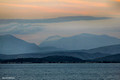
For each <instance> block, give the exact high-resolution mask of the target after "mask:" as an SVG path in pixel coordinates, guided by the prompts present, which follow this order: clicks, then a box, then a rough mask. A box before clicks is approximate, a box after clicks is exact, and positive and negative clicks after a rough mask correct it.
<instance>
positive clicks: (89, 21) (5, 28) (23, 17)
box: [0, 0, 120, 44]
mask: <svg viewBox="0 0 120 80" xmlns="http://www.w3.org/2000/svg"><path fill="white" fill-rule="evenodd" d="M119 25H120V0H0V34H2V35H3V34H11V35H14V36H16V37H18V38H21V39H23V40H26V41H28V42H32V43H36V44H39V43H41V42H42V41H44V40H45V39H46V38H47V37H49V36H55V35H60V36H63V37H66V36H73V35H77V34H80V33H92V34H107V35H110V36H115V37H118V38H120V35H119V34H120V26H119Z"/></svg>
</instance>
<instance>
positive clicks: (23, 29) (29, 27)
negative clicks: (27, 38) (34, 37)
mask: <svg viewBox="0 0 120 80" xmlns="http://www.w3.org/2000/svg"><path fill="white" fill-rule="evenodd" d="M42 30H43V27H42V25H33V24H20V23H11V24H8V25H1V26H0V34H19V35H24V34H34V33H37V32H39V31H42Z"/></svg>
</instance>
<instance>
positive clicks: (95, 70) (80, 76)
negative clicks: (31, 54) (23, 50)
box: [0, 63, 120, 80]
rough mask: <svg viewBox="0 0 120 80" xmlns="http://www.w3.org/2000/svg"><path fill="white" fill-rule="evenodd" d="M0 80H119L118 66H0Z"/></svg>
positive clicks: (119, 70)
mask: <svg viewBox="0 0 120 80" xmlns="http://www.w3.org/2000/svg"><path fill="white" fill-rule="evenodd" d="M6 77H7V78H8V77H14V79H3V78H6ZM0 80H120V64H117V63H116V64H113V63H112V64H100V63H92V64H90V63H89V64H88V63H82V64H0Z"/></svg>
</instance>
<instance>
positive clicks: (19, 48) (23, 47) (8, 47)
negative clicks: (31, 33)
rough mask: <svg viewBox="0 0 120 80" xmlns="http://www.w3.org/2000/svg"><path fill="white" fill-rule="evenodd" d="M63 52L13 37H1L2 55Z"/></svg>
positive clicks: (0, 51) (0, 49)
mask: <svg viewBox="0 0 120 80" xmlns="http://www.w3.org/2000/svg"><path fill="white" fill-rule="evenodd" d="M54 50H61V49H58V48H55V47H39V46H37V45H36V44H34V43H29V42H26V41H24V40H21V39H19V38H16V37H15V36H12V35H1V36H0V54H8V55H11V54H26V53H37V52H44V51H54Z"/></svg>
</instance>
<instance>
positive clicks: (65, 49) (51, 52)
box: [0, 33, 120, 60]
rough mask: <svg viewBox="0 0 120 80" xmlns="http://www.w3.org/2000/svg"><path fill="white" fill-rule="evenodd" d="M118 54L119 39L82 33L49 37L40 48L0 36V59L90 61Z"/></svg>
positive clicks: (8, 36)
mask: <svg viewBox="0 0 120 80" xmlns="http://www.w3.org/2000/svg"><path fill="white" fill-rule="evenodd" d="M53 44H54V45H53ZM102 45H103V46H102ZM98 46H100V47H98ZM92 47H95V48H92ZM91 48H92V49H91ZM83 49H84V50H83ZM118 53H120V39H119V38H115V37H112V36H108V35H94V34H85V33H84V34H80V35H75V36H72V37H61V36H51V37H48V38H47V39H46V40H45V41H44V42H42V43H41V44H40V46H38V45H36V44H34V43H29V42H26V41H24V40H21V39H19V38H16V37H14V36H12V35H1V36H0V59H18V58H43V57H47V56H71V57H75V58H79V59H82V60H92V59H98V58H104V57H105V58H106V57H107V56H111V55H113V54H118ZM114 59H115V58H114Z"/></svg>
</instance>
